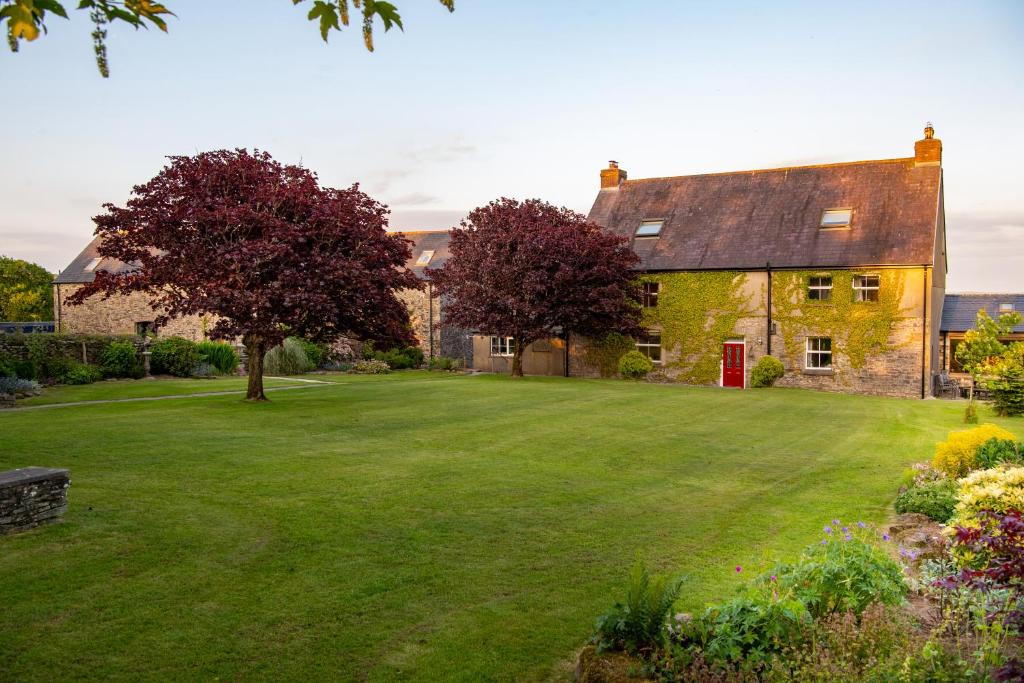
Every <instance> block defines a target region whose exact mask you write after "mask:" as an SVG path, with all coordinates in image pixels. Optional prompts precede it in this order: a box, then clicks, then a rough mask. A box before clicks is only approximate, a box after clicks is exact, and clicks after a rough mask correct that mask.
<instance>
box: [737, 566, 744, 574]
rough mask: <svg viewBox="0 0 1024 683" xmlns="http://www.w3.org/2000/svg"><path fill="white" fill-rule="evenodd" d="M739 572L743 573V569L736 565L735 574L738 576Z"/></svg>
mask: <svg viewBox="0 0 1024 683" xmlns="http://www.w3.org/2000/svg"><path fill="white" fill-rule="evenodd" d="M741 571H743V567H741V566H739V565H736V573H737V574H739V573H740V572H741Z"/></svg>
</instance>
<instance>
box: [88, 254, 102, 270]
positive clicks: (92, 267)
mask: <svg viewBox="0 0 1024 683" xmlns="http://www.w3.org/2000/svg"><path fill="white" fill-rule="evenodd" d="M101 263H103V257H102V256H98V257H96V258H94V259H92V260H91V261H89V263H88V264H87V265H86V266H85V272H87V273H91V272H93V271H94V270H96V267H97V266H98V265H100V264H101Z"/></svg>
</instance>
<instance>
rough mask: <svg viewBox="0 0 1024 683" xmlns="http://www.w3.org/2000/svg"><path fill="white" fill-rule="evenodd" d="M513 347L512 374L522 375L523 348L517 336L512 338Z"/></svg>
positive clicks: (514, 375) (515, 375)
mask: <svg viewBox="0 0 1024 683" xmlns="http://www.w3.org/2000/svg"><path fill="white" fill-rule="evenodd" d="M513 343H514V344H515V348H514V349H513V350H512V376H513V377H522V376H523V348H522V345H521V344H520V343H519V339H518V338H514V339H513Z"/></svg>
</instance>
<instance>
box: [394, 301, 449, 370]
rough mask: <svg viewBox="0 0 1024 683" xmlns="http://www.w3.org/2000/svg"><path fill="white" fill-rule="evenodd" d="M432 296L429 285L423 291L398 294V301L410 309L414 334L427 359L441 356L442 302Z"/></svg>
mask: <svg viewBox="0 0 1024 683" xmlns="http://www.w3.org/2000/svg"><path fill="white" fill-rule="evenodd" d="M432 294H433V292H432V291H431V289H430V286H429V285H424V289H421V290H416V289H403V290H402V291H401V292H399V293H398V300H399V301H401V302H402V303H403V304H405V307H406V308H407V309H409V322H410V323H411V324H412V330H413V334H415V335H416V342H417V343H418V344H419V346H420V348H421V349H423V355H424V357H426V358H430V357H431V356H440V355H441V301H440V299H439V298H438V297H436V296H432Z"/></svg>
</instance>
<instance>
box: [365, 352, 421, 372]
mask: <svg viewBox="0 0 1024 683" xmlns="http://www.w3.org/2000/svg"><path fill="white" fill-rule="evenodd" d="M369 358H372V359H374V360H379V361H383V362H385V363H387V364H388V366H389V367H390V368H391V369H392V370H409V369H412V368H418V367H420V366H421V365H423V349H421V348H420V347H418V346H407V347H405V348H404V349H398V348H394V349H388V350H387V351H377V350H374V349H373V348H372V347H371V348H370V356H369Z"/></svg>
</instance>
